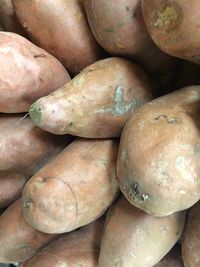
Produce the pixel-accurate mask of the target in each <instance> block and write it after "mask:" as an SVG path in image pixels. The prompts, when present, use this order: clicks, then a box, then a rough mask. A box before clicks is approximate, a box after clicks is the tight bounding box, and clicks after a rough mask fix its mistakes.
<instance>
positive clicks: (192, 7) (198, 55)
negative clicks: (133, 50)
mask: <svg viewBox="0 0 200 267" xmlns="http://www.w3.org/2000/svg"><path fill="white" fill-rule="evenodd" d="M142 10H143V16H144V20H145V22H146V26H147V28H148V31H149V33H150V35H151V37H152V38H153V40H154V42H155V43H156V45H157V46H158V47H159V48H160V49H162V50H163V51H164V52H166V53H167V54H169V55H172V56H175V57H179V58H183V59H186V60H189V61H192V62H194V63H198V64H200V48H199V47H200V39H199V35H200V27H199V24H198V21H199V16H200V9H199V0H192V1H183V0H173V1H171V0H165V1H163V0H142Z"/></svg>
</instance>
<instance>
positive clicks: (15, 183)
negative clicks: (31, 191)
mask: <svg viewBox="0 0 200 267" xmlns="http://www.w3.org/2000/svg"><path fill="white" fill-rule="evenodd" d="M28 178H29V176H28V175H25V174H22V173H17V172H6V171H0V208H3V207H7V206H8V205H10V204H11V203H12V202H14V201H15V200H16V199H18V198H19V197H20V196H21V193H22V189H23V187H24V185H25V183H26V181H27V180H28Z"/></svg>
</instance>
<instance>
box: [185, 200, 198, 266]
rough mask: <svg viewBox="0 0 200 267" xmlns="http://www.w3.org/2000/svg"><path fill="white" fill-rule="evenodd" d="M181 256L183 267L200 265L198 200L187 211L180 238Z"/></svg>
mask: <svg viewBox="0 0 200 267" xmlns="http://www.w3.org/2000/svg"><path fill="white" fill-rule="evenodd" d="M182 256H183V262H184V266H185V267H199V266H200V202H198V203H197V204H196V205H194V206H193V207H192V208H191V209H190V210H189V211H188V217H187V222H186V226H185V230H184V233H183V239H182Z"/></svg>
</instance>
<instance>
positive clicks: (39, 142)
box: [0, 114, 70, 176]
mask: <svg viewBox="0 0 200 267" xmlns="http://www.w3.org/2000/svg"><path fill="white" fill-rule="evenodd" d="M0 140H1V150H0V171H16V172H23V173H24V174H28V175H29V176H31V175H33V174H34V173H35V172H36V171H37V170H39V169H40V168H41V167H42V166H43V165H44V164H45V163H47V161H48V160H49V159H50V158H51V157H53V156H55V155H56V154H57V153H58V152H60V151H61V150H62V149H64V148H65V147H66V146H67V145H68V143H69V142H70V137H69V136H63V137H62V138H61V137H58V136H55V135H52V134H49V133H47V132H44V131H42V130H40V129H39V128H37V127H36V126H35V125H34V124H33V123H32V122H31V119H30V118H28V117H26V118H24V117H23V116H22V115H20V114H15V115H14V114H13V115H5V114H0Z"/></svg>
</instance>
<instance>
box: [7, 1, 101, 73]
mask: <svg viewBox="0 0 200 267" xmlns="http://www.w3.org/2000/svg"><path fill="white" fill-rule="evenodd" d="M12 2H13V5H14V7H15V10H16V13H17V16H18V18H19V20H20V22H21V23H22V25H23V26H24V28H25V29H26V31H27V33H28V34H29V36H30V38H31V40H32V41H33V42H34V43H35V44H37V45H38V46H40V47H42V48H44V49H45V50H46V51H48V52H49V53H51V54H52V55H54V56H55V57H57V58H58V59H59V60H60V61H61V62H62V63H63V64H64V65H65V67H66V68H67V70H69V72H70V73H71V74H72V75H75V74H77V73H79V72H80V71H81V70H82V69H83V68H85V67H86V66H88V65H90V64H92V63H93V62H95V61H96V60H98V59H99V58H101V57H102V56H103V53H102V50H101V48H100V47H99V46H98V44H97V42H96V41H95V39H94V37H93V35H92V33H91V32H90V29H89V25H88V22H87V18H86V14H85V10H84V6H83V3H82V2H83V1H81V0H70V1H69V0H68V1H66V0H57V1H55V0H45V1H37V0H32V1H24V0H12Z"/></svg>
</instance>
